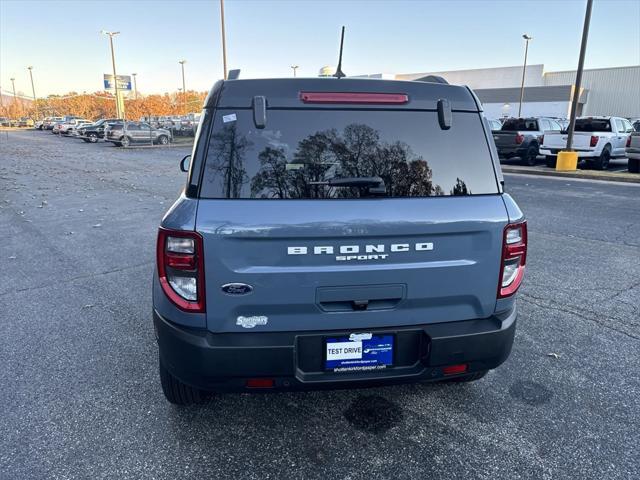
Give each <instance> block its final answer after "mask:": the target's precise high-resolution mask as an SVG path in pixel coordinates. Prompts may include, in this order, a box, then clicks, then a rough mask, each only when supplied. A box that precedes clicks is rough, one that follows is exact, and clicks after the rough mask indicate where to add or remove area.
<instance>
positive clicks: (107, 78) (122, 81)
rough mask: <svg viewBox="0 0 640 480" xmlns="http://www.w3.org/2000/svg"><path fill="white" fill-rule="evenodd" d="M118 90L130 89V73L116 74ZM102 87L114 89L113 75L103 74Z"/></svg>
mask: <svg viewBox="0 0 640 480" xmlns="http://www.w3.org/2000/svg"><path fill="white" fill-rule="evenodd" d="M117 78H118V90H131V75H118V77H117ZM104 89H105V90H115V87H114V82H113V75H110V74H108V73H105V74H104Z"/></svg>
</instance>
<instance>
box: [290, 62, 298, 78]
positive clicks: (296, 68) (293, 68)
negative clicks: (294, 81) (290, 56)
mask: <svg viewBox="0 0 640 480" xmlns="http://www.w3.org/2000/svg"><path fill="white" fill-rule="evenodd" d="M298 68H300V65H291V70H293V76H294V78H295V76H296V70H298Z"/></svg>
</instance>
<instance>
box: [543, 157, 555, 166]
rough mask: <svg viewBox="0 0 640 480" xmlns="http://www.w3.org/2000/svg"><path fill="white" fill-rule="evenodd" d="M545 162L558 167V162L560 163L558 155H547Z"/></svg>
mask: <svg viewBox="0 0 640 480" xmlns="http://www.w3.org/2000/svg"><path fill="white" fill-rule="evenodd" d="M544 160H545V163H546V164H547V167H549V168H556V163H558V157H552V156H551V155H547V156H546V157H544Z"/></svg>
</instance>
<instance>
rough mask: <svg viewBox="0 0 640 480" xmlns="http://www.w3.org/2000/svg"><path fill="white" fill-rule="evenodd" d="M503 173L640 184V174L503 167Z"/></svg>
mask: <svg viewBox="0 0 640 480" xmlns="http://www.w3.org/2000/svg"><path fill="white" fill-rule="evenodd" d="M502 172H503V173H515V174H521V175H522V174H523V175H538V176H541V177H562V178H574V179H582V180H605V181H607V182H621V183H640V174H636V173H611V172H593V171H584V170H576V171H575V172H562V171H557V170H552V169H549V170H539V169H537V168H531V169H528V168H524V167H523V168H519V167H511V166H506V165H502Z"/></svg>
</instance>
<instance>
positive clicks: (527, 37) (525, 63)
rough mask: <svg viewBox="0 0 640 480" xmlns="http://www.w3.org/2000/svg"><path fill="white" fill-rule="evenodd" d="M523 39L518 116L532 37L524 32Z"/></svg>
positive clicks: (520, 112) (520, 113)
mask: <svg viewBox="0 0 640 480" xmlns="http://www.w3.org/2000/svg"><path fill="white" fill-rule="evenodd" d="M522 38H524V40H525V45H524V64H523V65H522V83H521V84H520V106H519V107H518V118H520V116H521V115H522V100H523V98H524V76H525V73H526V71H527V54H528V53H529V40H533V37H532V36H530V35H527V34H526V33H525V34H524V35H522Z"/></svg>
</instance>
